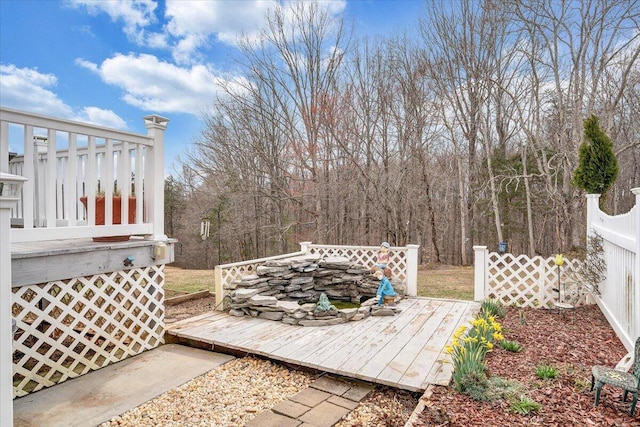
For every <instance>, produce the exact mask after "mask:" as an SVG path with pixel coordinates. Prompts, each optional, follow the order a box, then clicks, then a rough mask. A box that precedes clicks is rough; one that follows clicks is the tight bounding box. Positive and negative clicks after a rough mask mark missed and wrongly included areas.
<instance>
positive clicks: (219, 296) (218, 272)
mask: <svg viewBox="0 0 640 427" xmlns="http://www.w3.org/2000/svg"><path fill="white" fill-rule="evenodd" d="M214 280H215V292H216V310H218V311H222V310H224V307H223V305H222V301H223V300H224V283H222V267H220V266H219V265H216V266H215V269H214Z"/></svg>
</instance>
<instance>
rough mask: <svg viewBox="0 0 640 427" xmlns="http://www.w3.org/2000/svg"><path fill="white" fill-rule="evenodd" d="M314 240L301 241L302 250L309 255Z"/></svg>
mask: <svg viewBox="0 0 640 427" xmlns="http://www.w3.org/2000/svg"><path fill="white" fill-rule="evenodd" d="M311 243H312V242H300V252H304V253H305V254H307V255H309V246H310V245H311Z"/></svg>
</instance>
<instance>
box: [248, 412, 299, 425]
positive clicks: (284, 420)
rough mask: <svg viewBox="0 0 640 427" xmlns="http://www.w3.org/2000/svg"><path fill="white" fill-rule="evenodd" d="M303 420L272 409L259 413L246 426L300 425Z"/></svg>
mask: <svg viewBox="0 0 640 427" xmlns="http://www.w3.org/2000/svg"><path fill="white" fill-rule="evenodd" d="M300 424H302V422H300V421H298V420H294V419H293V418H289V417H285V416H284V415H279V414H275V413H273V412H271V411H265V412H261V413H259V414H258V415H257V416H256V417H255V418H254V419H252V420H250V421H249V422H248V423H247V424H245V427H298V426H299V425H300Z"/></svg>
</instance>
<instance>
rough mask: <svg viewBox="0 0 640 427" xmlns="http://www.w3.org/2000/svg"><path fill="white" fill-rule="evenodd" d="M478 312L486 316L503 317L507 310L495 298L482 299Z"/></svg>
mask: <svg viewBox="0 0 640 427" xmlns="http://www.w3.org/2000/svg"><path fill="white" fill-rule="evenodd" d="M480 312H481V313H486V317H489V316H497V317H500V318H503V317H504V316H505V315H506V314H507V311H506V310H505V308H504V307H503V306H502V304H501V303H500V301H498V300H496V299H486V300H484V301H482V304H480Z"/></svg>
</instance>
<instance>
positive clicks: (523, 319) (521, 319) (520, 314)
mask: <svg viewBox="0 0 640 427" xmlns="http://www.w3.org/2000/svg"><path fill="white" fill-rule="evenodd" d="M518 321H519V322H520V324H521V325H524V324H525V323H527V319H526V317H525V315H524V311H522V310H520V311H519V312H518Z"/></svg>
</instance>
